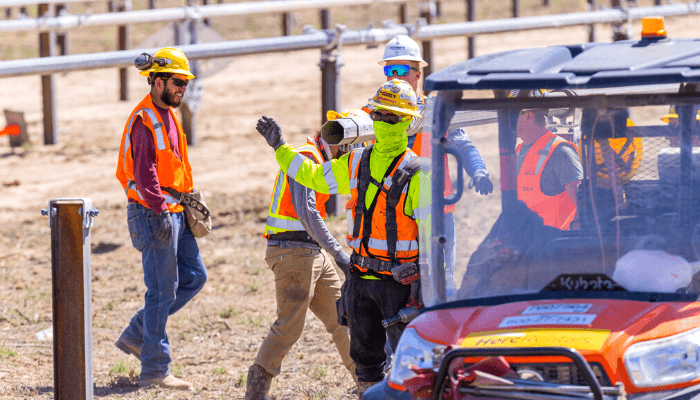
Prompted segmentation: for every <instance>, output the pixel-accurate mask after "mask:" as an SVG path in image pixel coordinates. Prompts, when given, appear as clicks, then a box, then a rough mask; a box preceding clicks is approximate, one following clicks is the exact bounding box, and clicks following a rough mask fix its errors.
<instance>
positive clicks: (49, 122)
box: [38, 3, 58, 144]
mask: <svg viewBox="0 0 700 400" xmlns="http://www.w3.org/2000/svg"><path fill="white" fill-rule="evenodd" d="M38 13H39V15H40V16H43V15H46V16H52V15H53V13H52V12H51V5H50V4H45V3H44V4H39V7H38ZM54 43H56V33H55V32H54V31H53V30H51V31H48V32H42V33H39V56H40V57H52V56H53V55H54ZM41 93H42V99H43V105H44V144H56V143H58V130H57V129H56V115H55V113H54V111H55V106H54V100H55V96H54V91H53V75H42V76H41Z"/></svg>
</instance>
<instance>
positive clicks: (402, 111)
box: [368, 99, 423, 118]
mask: <svg viewBox="0 0 700 400" xmlns="http://www.w3.org/2000/svg"><path fill="white" fill-rule="evenodd" d="M368 104H370V105H373V106H375V107H377V108H383V109H385V110H391V111H396V112H397V113H399V114H403V115H412V116H414V117H418V118H423V116H422V115H420V113H419V112H418V111H414V110H409V109H407V108H401V107H395V106H388V105H386V104H380V103H377V102H376V101H374V100H372V99H369V102H368Z"/></svg>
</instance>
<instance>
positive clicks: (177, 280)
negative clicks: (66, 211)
mask: <svg viewBox="0 0 700 400" xmlns="http://www.w3.org/2000/svg"><path fill="white" fill-rule="evenodd" d="M171 216H172V219H173V237H172V239H170V241H169V242H163V241H160V240H158V239H156V237H155V229H156V224H157V223H156V214H155V212H154V211H153V210H151V209H149V208H146V207H144V206H142V205H141V204H134V203H130V204H129V206H128V207H127V223H128V225H129V235H130V236H131V242H132V244H133V245H134V247H135V248H136V249H137V250H138V251H140V252H141V261H142V264H143V280H144V283H145V284H146V289H147V290H146V296H145V300H146V304H145V305H144V307H143V308H141V309H140V310H138V311H137V312H136V314H135V315H134V316H133V317H132V318H131V321H129V326H127V327H126V329H125V330H124V332H123V333H122V334H121V337H120V340H121V341H123V342H125V343H128V344H130V345H133V346H140V347H141V379H152V378H160V377H164V376H167V375H169V374H170V370H169V368H168V366H169V364H170V361H171V358H170V343H169V342H168V335H167V334H166V333H165V325H166V323H167V321H168V316H170V315H172V314H174V313H175V312H177V310H179V309H181V308H182V307H183V306H184V305H185V304H187V302H188V301H190V300H191V299H192V298H193V297H194V296H195V295H196V294H197V293H198V292H199V291H200V290H201V289H202V286H204V282H206V280H207V270H206V268H205V267H204V262H203V261H202V255H201V254H200V252H199V247H198V246H197V241H196V239H195V237H194V235H192V231H190V227H189V226H188V225H187V220H186V218H185V214H184V212H180V213H173V214H171Z"/></svg>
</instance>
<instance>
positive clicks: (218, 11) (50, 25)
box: [0, 0, 406, 32]
mask: <svg viewBox="0 0 700 400" xmlns="http://www.w3.org/2000/svg"><path fill="white" fill-rule="evenodd" d="M405 2H406V0H304V1H298V0H281V1H259V2H247V3H225V4H212V5H206V6H200V5H193V6H187V7H179V8H161V9H153V10H136V11H122V12H119V13H104V14H81V15H59V16H55V17H54V16H41V17H38V18H21V19H17V20H7V21H0V32H27V31H30V32H36V31H39V32H46V31H52V30H62V31H63V30H67V29H74V28H80V27H89V26H105V25H123V24H136V23H146V22H163V21H178V20H187V19H203V18H210V17H223V16H229V15H248V14H261V13H274V12H288V11H298V10H306V9H319V8H331V7H340V6H354V5H364V4H381V3H405Z"/></svg>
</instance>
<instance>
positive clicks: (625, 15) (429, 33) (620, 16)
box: [413, 3, 700, 40]
mask: <svg viewBox="0 0 700 400" xmlns="http://www.w3.org/2000/svg"><path fill="white" fill-rule="evenodd" d="M698 13H700V3H687V4H672V5H664V6H654V7H639V8H628V9H608V10H600V11H588V12H579V13H570V14H558V15H545V16H538V17H524V18H510V19H497V20H488V21H474V22H457V23H449V24H437V25H425V26H420V27H419V29H418V30H417V32H416V34H415V35H413V38H414V39H418V40H426V39H436V38H442V37H449V36H475V35H478V34H486V33H502V32H512V31H523V30H532V29H547V28H562V27H565V26H577V25H591V24H603V23H625V22H628V21H632V20H640V19H642V18H644V17H653V16H662V17H672V16H681V15H690V14H698Z"/></svg>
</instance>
